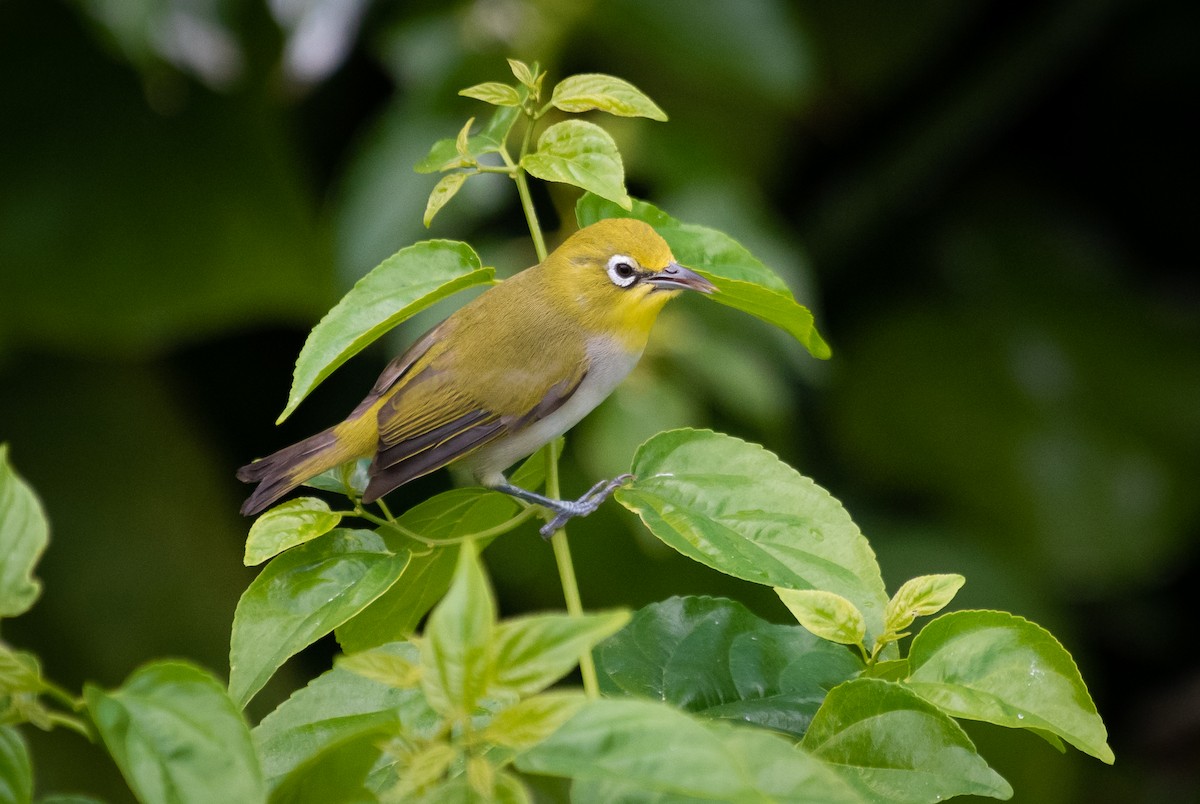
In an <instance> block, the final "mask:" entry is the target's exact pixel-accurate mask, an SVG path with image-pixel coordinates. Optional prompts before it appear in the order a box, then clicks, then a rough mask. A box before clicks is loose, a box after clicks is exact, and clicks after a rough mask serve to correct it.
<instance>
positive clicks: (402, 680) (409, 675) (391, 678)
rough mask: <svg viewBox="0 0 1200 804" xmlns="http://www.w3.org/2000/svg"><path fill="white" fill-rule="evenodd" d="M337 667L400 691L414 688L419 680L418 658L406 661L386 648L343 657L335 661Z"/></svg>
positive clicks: (419, 666) (419, 665)
mask: <svg viewBox="0 0 1200 804" xmlns="http://www.w3.org/2000/svg"><path fill="white" fill-rule="evenodd" d="M337 666H338V667H340V668H342V669H343V670H349V671H350V672H351V673H354V674H355V675H360V676H363V677H365V678H369V679H371V680H372V681H377V682H379V683H380V684H386V685H388V686H389V687H398V688H400V689H407V688H409V687H413V686H416V684H417V683H418V682H419V681H420V680H421V664H420V661H419V657H414V658H412V659H408V658H405V657H404V656H400V655H398V654H397V653H396V652H395V651H392V650H388V649H387V648H375V649H372V650H365V651H363V652H362V653H355V654H351V655H350V656H343V657H341V658H340V659H338V660H337Z"/></svg>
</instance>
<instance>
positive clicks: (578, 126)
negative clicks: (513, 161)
mask: <svg viewBox="0 0 1200 804" xmlns="http://www.w3.org/2000/svg"><path fill="white" fill-rule="evenodd" d="M521 167H523V168H525V170H527V171H528V172H529V173H530V175H532V176H536V177H537V178H539V179H542V180H543V181H556V182H562V183H563V184H571V185H574V186H575V187H580V188H582V189H584V190H587V191H589V192H592V193H595V194H596V195H598V196H600V197H601V198H606V199H608V200H609V201H612V202H613V203H614V204H617V205H619V206H621V207H624V208H626V209H628V208H629V206H630V205H631V204H632V201H631V200H630V198H629V195H628V194H627V193H626V192H625V166H624V165H623V164H622V163H621V154H620V153H619V152H618V151H617V144H616V143H615V142H613V138H612V137H610V136H609V135H608V132H607V131H605V130H604V129H602V128H600V126H597V125H595V124H594V123H588V122H585V121H583V120H564V121H563V122H561V123H555V124H554V125H552V126H550V127H549V128H547V129H546V130H545V131H543V132H542V135H541V136H540V137H538V141H537V150H536V151H534V152H533V153H531V154H526V155H525V156H524V157H523V158H522V159H521Z"/></svg>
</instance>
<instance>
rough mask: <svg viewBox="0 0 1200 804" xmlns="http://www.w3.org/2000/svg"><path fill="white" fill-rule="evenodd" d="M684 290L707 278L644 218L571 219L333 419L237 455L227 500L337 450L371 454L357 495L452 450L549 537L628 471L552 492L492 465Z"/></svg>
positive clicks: (640, 339) (267, 489)
mask: <svg viewBox="0 0 1200 804" xmlns="http://www.w3.org/2000/svg"><path fill="white" fill-rule="evenodd" d="M685 290H693V291H698V292H700V293H712V292H713V291H714V290H716V288H715V286H714V285H713V284H712V283H711V282H710V281H709V280H707V279H705V278H704V277H703V276H701V275H700V274H698V273H696V272H695V271H692V270H691V269H688V268H685V267H683V266H682V265H680V264H679V263H678V262H676V261H675V257H674V256H673V255H672V253H671V248H670V246H669V245H668V244H667V242H666V241H665V240H664V239H663V238H662V237H661V236H660V235H659V234H658V233H657V232H656V231H655V230H654V228H653V227H651V226H650V225H649V224H647V223H645V222H643V221H640V220H637V219H634V218H607V219H604V220H600V221H598V222H596V223H593V224H591V225H589V226H585V227H583V228H581V229H579V230H577V231H576V232H574V233H573V234H571V235H570V236H569V237H568V238H567V239H566V240H565V241H563V243H562V244H561V245H560V246H559V247H558V248H556V249H555V250H554V251H553V252H551V253H550V254H549V255H548V256H547V257H546V258H545V259H544V260H542V261H541V262H540V263H538V264H537V265H534V266H533V267H531V268H527V269H525V270H523V271H521V272H519V273H517V274H515V275H513V276H512V277H510V278H508V279H506V280H504V281H501V282H499V283H498V284H495V285H493V286H492V287H490V288H489V289H488V290H486V291H485V292H484V293H482V294H480V295H479V296H478V297H476V298H475V299H474V300H472V301H470V302H468V303H467V304H466V305H464V306H463V307H461V308H459V309H458V310H457V311H456V312H454V313H452V314H451V315H450V316H449V317H448V318H446V319H445V320H444V321H442V322H441V323H440V324H438V325H436V326H435V327H433V329H431V330H430V331H429V332H427V333H426V334H425V335H424V336H422V337H421V338H420V339H418V340H417V341H416V342H415V343H414V344H413V345H412V346H411V347H409V348H408V350H407V351H405V352H404V353H403V354H401V355H400V356H398V357H396V358H395V359H394V360H392V361H391V362H390V363H388V365H387V366H386V367H385V368H384V370H383V372H382V374H380V376H379V379H378V380H377V381H376V382H375V385H374V386H373V387H372V388H371V391H370V393H368V394H367V396H366V397H365V398H364V399H363V400H362V402H360V403H359V404H358V406H357V407H355V408H354V410H353V411H351V413H350V415H349V416H348V417H346V419H345V420H344V421H342V422H340V423H338V424H336V425H334V426H332V427H330V428H328V429H326V430H323V431H321V432H319V433H317V434H316V435H313V436H311V437H309V438H306V439H304V440H303V441H300V442H299V443H296V444H293V445H291V446H289V447H285V448H283V449H281V450H279V451H278V452H275V453H272V454H271V455H268V456H266V457H265V458H261V459H259V460H256V461H254V462H253V463H250V464H247V465H246V466H243V467H241V468H240V469H239V470H238V472H237V477H238V479H240V480H242V481H245V482H248V483H256V484H257V485H256V487H255V488H254V490H253V492H252V493H251V494H250V496H249V498H248V499H247V500H246V502H245V504H243V505H242V508H241V512H242V513H243V514H246V515H254V514H257V513H259V512H261V511H263V510H265V509H266V508H267V507H269V506H270V505H272V504H273V503H275V502H276V501H278V500H279V499H281V498H282V497H284V496H285V495H287V494H288V493H289V492H291V491H292V490H293V489H295V488H296V487H297V486H299V485H300V484H302V483H304V482H305V481H307V480H309V479H310V478H312V477H315V476H316V475H318V474H321V473H322V472H324V471H327V470H329V469H332V468H334V467H336V466H339V465H341V464H343V463H345V462H347V461H350V460H356V459H360V458H365V457H370V458H371V463H370V467H369V469H368V478H369V480H368V483H367V485H366V489H365V491H364V492H363V495H362V502H363V503H371V502H374V501H376V500H378V499H379V498H380V497H383V496H384V495H385V494H388V493H389V492H391V491H393V490H395V489H396V488H398V487H400V486H402V485H404V484H405V483H407V482H409V481H410V480H413V479H414V478H417V477H421V476H422V475H426V474H429V473H430V472H433V471H436V470H437V469H440V468H442V467H444V466H446V465H447V464H450V463H457V464H459V465H461V466H463V467H465V468H466V469H467V470H469V471H470V473H471V474H472V475H473V476H474V478H475V480H476V481H477V482H478V483H479V484H480V485H482V486H484V487H486V488H489V489H494V490H497V491H501V492H504V493H506V494H508V495H511V496H512V497H515V498H517V499H519V500H522V501H524V502H526V503H531V504H534V505H538V506H541V507H542V508H545V509H547V510H548V511H549V512H551V513H552V514H553V518H551V519H549V521H548V522H547V523H546V524H545V525H544V526H543V527H542V529H541V532H542V535H543V536H544V537H546V538H549V536H550V535H551V534H553V533H554V532H555V531H556V530H558V529H559V528H560V527H561V526H562V525H563V524H565V523H566V522H567V521H568V520H570V519H571V518H573V517H576V516H586V515H587V514H590V513H592V512H593V511H594V510H595V509H596V508H598V507H599V506H600V504H601V503H602V502H603V501H604V500H605V499H607V498H608V496H609V495H611V493H612V492H613V491H614V490H615V489H617V488H618V487H620V485H622V484H623V483H625V482H627V481H628V480H629V479H630V476H629V475H622V476H620V477H617V478H614V479H612V480H603V481H601V482H599V483H597V484H596V485H595V486H593V487H592V488H591V489H590V490H589V491H588V492H587V493H586V494H584V495H583V496H581V497H580V498H579V499H577V500H558V499H551V498H549V497H546V496H544V495H541V494H538V493H536V492H533V491H529V490H527V489H523V488H520V487H518V486H515V485H512V484H510V483H509V482H508V480H507V479H506V477H505V474H504V472H505V470H506V469H508V468H509V467H510V466H512V465H513V464H514V463H516V462H517V461H519V460H520V459H522V458H524V457H526V456H528V455H531V454H533V453H534V452H536V451H537V450H538V449H539V448H541V447H542V446H543V445H545V444H547V443H549V442H550V441H552V440H553V439H555V438H557V437H559V436H560V435H562V434H563V433H565V432H566V431H567V430H569V429H570V428H571V427H573V426H574V425H575V424H576V423H578V422H579V421H580V420H581V419H582V418H583V417H584V416H586V415H587V414H588V413H589V412H591V411H592V410H593V409H594V408H595V407H596V406H597V405H599V404H600V403H601V402H602V401H603V400H604V399H605V398H607V397H608V395H609V394H610V393H611V392H612V391H613V389H614V388H616V386H617V385H618V384H619V383H620V382H621V380H623V379H624V378H625V376H626V375H627V374H629V372H630V371H631V370H632V369H633V367H634V366H635V365H636V364H637V362H638V360H639V358H640V357H641V355H642V351H643V350H644V349H645V347H646V343H647V341H648V339H649V336H650V330H651V327H652V326H653V324H654V322H655V320H656V319H657V318H658V314H659V312H660V311H661V310H662V309H663V306H664V305H665V304H666V303H667V302H668V301H669V300H671V299H672V298H674V297H676V296H678V295H680V293H681V292H683V291H685Z"/></svg>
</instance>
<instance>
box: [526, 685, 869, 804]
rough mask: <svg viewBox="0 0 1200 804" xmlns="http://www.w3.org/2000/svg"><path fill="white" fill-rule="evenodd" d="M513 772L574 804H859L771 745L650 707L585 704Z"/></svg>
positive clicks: (804, 759)
mask: <svg viewBox="0 0 1200 804" xmlns="http://www.w3.org/2000/svg"><path fill="white" fill-rule="evenodd" d="M516 766H517V768H518V769H519V770H521V771H524V772H525V773H541V774H550V775H554V776H567V777H571V778H573V779H575V780H576V784H575V792H574V794H573V795H572V800H573V801H604V800H614V799H613V798H612V797H609V796H608V793H607V792H606V791H611V790H612V789H614V787H615V789H618V790H620V791H622V797H621V798H620V800H639V801H640V800H645V799H646V798H647V797H648V798H649V800H652V801H656V800H672V801H678V800H689V801H690V800H694V799H698V800H703V801H786V802H820V803H821V804H835V802H859V801H861V799H860V798H859V797H858V796H857V795H855V794H854V792H853V791H852V790H851V789H850V788H849V786H848V785H847V784H846V783H845V782H844V781H842V779H840V778H839V777H838V776H837V774H836V773H834V772H833V771H832V770H831V769H830V768H829V767H827V766H826V765H825V764H824V763H822V762H821V761H820V760H817V759H815V758H813V757H812V756H810V755H809V754H807V753H805V752H804V751H802V750H800V749H798V748H796V747H794V746H793V745H792V744H791V743H790V742H788V741H787V740H786V739H784V738H782V737H780V736H778V735H775V734H771V733H769V732H766V731H762V730H759V729H747V728H744V727H737V726H723V725H722V724H718V723H710V724H705V723H702V722H700V721H698V720H695V719H693V718H692V717H690V716H688V715H687V714H685V713H683V712H680V711H679V710H678V709H674V708H673V707H670V706H668V705H666V704H664V703H652V702H650V701H639V700H619V701H613V700H604V699H601V700H597V701H591V702H589V703H588V704H587V705H586V706H585V707H584V708H583V709H581V710H580V711H579V712H578V714H576V715H575V716H574V717H573V718H571V719H570V720H568V721H567V722H566V724H564V725H563V726H562V728H560V729H559V730H558V731H556V732H554V733H553V734H552V735H550V737H549V738H547V739H546V740H544V741H542V742H541V743H539V744H538V745H536V746H534V747H533V748H532V749H530V750H529V751H526V752H525V753H523V754H520V755H518V756H517V758H516ZM626 796H628V797H626Z"/></svg>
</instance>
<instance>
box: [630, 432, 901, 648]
mask: <svg viewBox="0 0 1200 804" xmlns="http://www.w3.org/2000/svg"><path fill="white" fill-rule="evenodd" d="M630 471H631V472H633V474H634V477H635V479H634V481H633V482H632V483H630V484H629V485H627V486H625V487H623V488H621V489H618V490H617V492H616V494H615V497H616V499H617V500H618V501H619V502H620V503H621V504H622V505H624V506H625V507H626V508H628V509H630V510H631V511H634V512H635V513H637V514H638V515H639V516H640V517H641V518H642V521H643V522H644V523H645V524H646V526H647V527H648V528H649V529H650V531H651V532H652V533H653V534H654V535H655V536H657V537H658V538H659V539H662V540H663V541H664V542H666V543H667V544H669V545H670V546H671V547H674V548H675V549H676V550H678V551H679V552H681V553H683V554H684V555H686V556H689V557H691V558H693V559H695V560H696V561H699V562H701V563H702V564H706V565H708V566H710V567H712V568H714V569H717V570H720V571H721V572H724V573H725V574H727V575H733V576H734V577H737V578H743V579H745V580H748V581H754V582H755V583H761V584H766V585H768V586H782V587H786V588H788V589H823V590H825V591H829V592H834V593H836V594H839V595H841V596H842V597H844V598H846V599H847V600H849V601H850V602H851V603H853V604H854V605H855V606H856V607H857V608H858V610H859V611H861V612H862V614H863V618H864V619H865V620H866V624H867V633H868V634H869V635H871V636H872V637H873V636H874V635H876V634H879V633H880V632H881V631H882V629H883V609H884V606H885V604H886V603H887V595H886V593H885V591H884V587H883V578H882V577H881V576H880V573H879V565H878V564H877V563H876V562H875V553H874V552H873V551H872V550H871V546H870V545H869V544H868V543H867V540H866V539H865V538H864V537H863V535H862V533H861V532H860V531H859V529H858V527H857V526H856V525H855V524H854V522H853V521H851V519H850V515H849V514H847V513H846V509H844V508H843V507H842V504H841V503H840V502H838V501H837V500H835V499H834V498H833V497H832V496H831V495H830V494H829V492H827V491H825V489H823V488H821V487H820V486H818V485H817V484H816V483H814V482H813V481H811V480H809V479H808V478H806V477H804V476H802V475H801V474H800V473H798V472H797V471H796V470H795V469H792V468H791V467H790V466H788V465H787V464H785V463H783V462H782V461H780V460H779V459H778V458H777V457H775V456H774V455H772V454H771V453H769V452H767V451H766V450H765V449H763V448H762V447H759V446H757V445H755V444H749V443H747V442H745V441H741V440H739V439H736V438H732V437H730V436H726V435H721V434H719V433H714V432H711V431H708V430H690V429H683V430H670V431H667V432H664V433H660V434H658V435H657V436H655V437H654V438H651V439H650V440H649V441H647V442H646V443H645V444H643V445H642V446H641V447H640V448H639V449H638V451H637V454H636V455H634V459H633V466H632V468H631V470H630Z"/></svg>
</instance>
